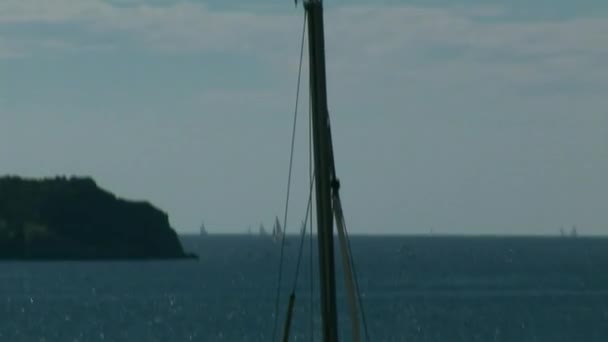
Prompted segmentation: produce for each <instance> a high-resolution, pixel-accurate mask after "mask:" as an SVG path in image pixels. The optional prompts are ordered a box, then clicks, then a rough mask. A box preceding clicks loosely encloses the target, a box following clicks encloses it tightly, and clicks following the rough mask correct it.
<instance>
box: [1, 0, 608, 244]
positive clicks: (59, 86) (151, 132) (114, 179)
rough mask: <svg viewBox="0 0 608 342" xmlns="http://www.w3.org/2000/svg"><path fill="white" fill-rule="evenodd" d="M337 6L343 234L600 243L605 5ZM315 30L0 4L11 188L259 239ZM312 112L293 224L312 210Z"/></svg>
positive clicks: (142, 11)
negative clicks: (35, 180) (573, 234)
mask: <svg viewBox="0 0 608 342" xmlns="http://www.w3.org/2000/svg"><path fill="white" fill-rule="evenodd" d="M325 7H326V13H325V14H326V16H325V30H326V53H327V68H328V70H327V75H328V96H329V100H328V101H329V108H330V115H331V122H332V130H333V140H334V148H335V154H336V156H335V157H336V169H337V173H338V176H339V177H340V180H341V184H342V188H341V195H342V198H343V206H344V211H345V216H346V220H347V224H348V228H349V231H351V233H366V234H380V233H382V234H419V233H427V232H429V231H430V230H431V229H432V230H433V231H434V232H435V233H444V234H557V233H558V232H559V229H560V227H564V228H565V229H569V228H570V227H571V226H572V225H576V226H577V227H578V230H579V232H580V233H581V234H606V233H608V178H607V175H608V44H607V40H606V39H607V38H606V37H608V2H606V1H604V0H598V1H592V0H587V1H585V0H581V1H576V2H575V1H563V0H535V1H528V0H512V1H499V0H485V1H481V0H463V1H459V2H458V3H457V4H455V3H454V2H453V1H447V0H435V1H422V0H412V1H388V0H384V1H373V2H369V1H360V0H358V1H346V0H339V1H338V0H335V1H330V0H327V1H326V2H325ZM302 24H303V9H302V7H301V6H298V7H297V8H295V7H294V4H293V1H291V0H289V1H288V0H285V1H279V0H260V1H256V2H251V1H244V0H234V1H230V2H227V1H220V0H210V1H202V0H200V1H195V0H190V1H188V0H123V1H119V0H112V1H109V0H47V1H43V0H2V1H0V174H17V175H21V176H26V177H51V176H55V175H68V176H69V175H86V176H91V177H93V178H94V179H95V180H96V181H97V183H98V184H99V185H100V186H101V187H103V188H106V189H108V190H110V191H112V192H114V193H116V194H117V195H118V196H121V197H125V198H129V199H136V200H148V201H150V202H151V203H153V204H154V205H155V206H157V207H159V208H161V209H162V210H163V211H165V212H167V213H168V215H169V218H170V221H171V224H172V226H173V227H174V228H175V229H176V230H178V231H179V232H190V231H196V230H197V229H198V227H199V225H200V224H201V222H202V221H203V220H204V222H205V225H206V227H207V229H208V230H209V231H210V232H212V233H213V232H216V233H238V232H245V231H246V230H247V228H248V227H249V226H251V227H252V229H254V230H257V227H258V226H259V224H260V223H264V224H265V225H266V226H267V227H268V226H270V225H271V224H272V222H273V221H274V218H275V216H279V217H282V216H283V211H284V208H285V197H286V187H287V174H288V165H289V146H290V139H291V128H292V122H293V117H294V105H295V95H296V81H297V71H298V62H299V53H300V38H301V30H302ZM304 62H305V63H306V60H305V61H304ZM304 72H307V69H306V68H304ZM304 80H305V81H304V83H303V85H302V88H303V89H302V93H301V97H302V98H304V99H307V98H308V95H307V87H308V83H307V77H304ZM306 102H307V101H302V102H301V103H300V106H299V111H298V113H299V114H298V115H299V116H298V125H297V127H298V129H297V134H296V149H295V162H294V173H293V183H292V186H293V188H292V192H291V195H292V197H291V200H290V209H289V220H288V226H287V229H288V231H289V230H291V231H294V230H296V229H297V227H298V226H299V222H300V221H301V220H302V219H303V216H304V213H305V209H306V201H307V198H308V172H309V171H308V170H309V169H308V118H307V114H308V104H307V103H306Z"/></svg>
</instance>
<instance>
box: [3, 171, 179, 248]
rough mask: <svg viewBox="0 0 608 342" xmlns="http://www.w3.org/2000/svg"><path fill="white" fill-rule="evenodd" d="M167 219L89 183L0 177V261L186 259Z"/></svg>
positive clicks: (85, 179)
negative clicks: (0, 259)
mask: <svg viewBox="0 0 608 342" xmlns="http://www.w3.org/2000/svg"><path fill="white" fill-rule="evenodd" d="M186 256H187V255H185V254H184V252H183V250H182V246H181V244H180V242H179V240H178V238H177V234H176V233H175V231H174V230H173V229H172V228H171V227H170V225H169V219H168V217H167V214H165V213H164V212H162V211H160V210H158V209H156V208H155V207H153V206H152V205H151V204H150V203H148V202H137V201H127V200H123V199H120V198H118V197H116V196H115V195H113V194H112V193H110V192H107V191H105V190H103V189H101V188H99V187H98V186H97V184H96V183H95V182H94V181H93V179H91V178H88V177H70V178H66V177H55V178H47V179H40V180H35V179H23V178H20V177H16V176H7V177H0V258H43V259H44V258H50V259H108V258H111V259H115V258H118V259H130V258H182V257H186Z"/></svg>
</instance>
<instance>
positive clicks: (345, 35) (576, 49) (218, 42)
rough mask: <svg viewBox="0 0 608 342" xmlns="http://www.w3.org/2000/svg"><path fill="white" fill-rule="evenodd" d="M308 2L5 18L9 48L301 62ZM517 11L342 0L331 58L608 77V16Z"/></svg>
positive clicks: (14, 1)
mask: <svg viewBox="0 0 608 342" xmlns="http://www.w3.org/2000/svg"><path fill="white" fill-rule="evenodd" d="M300 11H301V9H298V11H293V12H281V11H268V13H266V14H264V13H261V12H259V11H252V10H249V9H246V8H241V9H232V10H220V9H211V8H209V7H207V6H205V5H204V4H201V3H194V2H174V3H172V4H165V5H153V4H150V3H148V2H144V1H131V2H128V3H122V5H120V6H119V5H117V4H116V3H109V2H106V1H101V0H55V1H45V2H41V1H37V0H5V1H3V2H1V3H0V25H1V26H3V27H13V29H12V30H10V31H9V32H15V34H14V35H13V36H9V37H4V38H3V39H2V40H0V56H1V57H4V58H14V57H18V56H21V55H24V54H27V53H28V52H31V51H40V50H43V51H50V52H53V53H58V52H61V51H71V52H74V51H78V49H85V50H86V49H91V48H101V47H105V48H107V47H109V46H114V48H122V47H127V46H128V47H130V48H139V49H144V50H149V51H150V50H151V51H156V52H157V53H167V52H169V53H192V52H196V53H200V52H220V53H236V54H242V55H243V56H247V55H255V56H258V57H265V58H267V60H268V63H274V64H279V63H283V62H284V61H285V60H286V59H287V60H291V61H292V62H291V63H292V64H293V63H294V62H295V58H294V53H293V48H294V46H296V45H297V40H298V38H299V31H300V28H301V16H300V15H299V14H300ZM507 14H508V13H506V11H505V10H504V9H502V8H500V7H471V8H462V7H461V8H450V7H447V8H423V7H413V6H405V5H402V6H399V5H394V6H391V5H383V6H345V7H337V8H332V9H330V10H328V12H327V22H328V25H327V26H328V29H327V36H328V51H329V52H330V55H331V61H330V63H333V65H332V67H333V68H335V69H336V70H338V72H339V73H340V74H341V76H343V75H346V77H348V75H353V74H356V73H357V74H358V73H365V71H366V70H369V69H370V68H371V69H374V68H373V66H374V65H382V66H384V67H383V68H381V70H379V69H380V68H375V70H374V73H373V74H369V75H367V76H368V77H369V78H370V80H378V81H379V80H384V82H388V83H389V84H390V80H391V79H393V80H394V81H395V83H398V82H401V81H402V80H403V79H404V78H408V79H410V80H414V81H418V82H424V81H429V82H439V81H441V82H448V83H450V84H453V83H454V82H455V83H464V84H466V83H469V82H492V83H494V84H496V83H504V84H506V85H513V84H514V85H521V84H528V83H530V84H541V85H542V84H545V83H551V82H558V81H564V80H566V81H573V82H595V83H598V82H599V83H608V79H606V75H605V73H603V72H601V70H604V69H606V67H607V66H608V65H607V64H608V62H606V61H608V59H606V57H607V56H608V45H606V44H604V43H603V41H604V39H605V37H606V36H608V20H604V19H603V18H579V17H572V18H566V19H561V20H554V21H547V20H537V21H534V20H530V19H528V20H527V21H522V20H518V21H514V20H512V19H509V18H507ZM40 24H46V25H71V27H75V28H77V29H76V30H73V32H71V31H70V32H65V31H60V32H62V33H61V34H59V33H56V32H55V33H48V34H45V33H44V32H39V33H37V34H36V35H34V36H31V35H29V36H27V39H25V38H21V35H20V34H18V30H20V29H21V30H25V29H27V27H28V25H40ZM15 27H17V28H15ZM51 32H54V31H51ZM108 37H113V39H107V38H108ZM100 41H111V43H105V44H100ZM406 65H407V66H408V67H407V68H406V67H404V66H406ZM359 78H360V77H359Z"/></svg>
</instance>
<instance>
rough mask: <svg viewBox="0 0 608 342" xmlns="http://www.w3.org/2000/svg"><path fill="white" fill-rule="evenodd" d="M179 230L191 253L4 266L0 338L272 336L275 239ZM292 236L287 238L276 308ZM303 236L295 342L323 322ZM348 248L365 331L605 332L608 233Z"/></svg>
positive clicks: (419, 337)
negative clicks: (181, 257) (173, 257)
mask: <svg viewBox="0 0 608 342" xmlns="http://www.w3.org/2000/svg"><path fill="white" fill-rule="evenodd" d="M183 241H184V246H185V247H186V248H187V249H188V250H190V251H193V252H196V253H198V254H199V255H200V260H197V261H192V260H189V261H149V262H2V263H0V341H36V342H38V341H45V342H51V341H58V342H59V341H61V342H66V341H68V342H74V341H270V340H271V334H272V327H273V322H274V316H273V312H274V300H275V293H276V292H275V291H276V284H277V272H276V270H277V266H278V260H279V259H278V255H279V246H278V245H277V244H275V243H273V242H272V241H270V239H266V238H262V237H257V236H214V235H210V236H207V237H203V238H200V237H194V236H192V237H183ZM298 244H299V241H298V238H295V237H293V238H288V245H287V247H286V250H285V263H286V267H285V269H284V271H285V272H284V280H285V283H284V285H285V286H284V291H283V292H282V295H281V302H280V314H281V319H282V317H283V313H284V311H285V308H286V298H287V288H289V287H291V286H292V283H293V281H294V264H295V260H296V256H297V249H298ZM308 246H309V241H308V240H307V241H306V242H305V247H306V248H305V253H304V254H303V261H302V264H301V271H302V273H301V275H300V277H299V281H298V291H297V299H296V311H295V317H294V323H293V329H292V330H293V334H292V336H293V338H292V339H291V341H310V340H311V335H310V330H311V329H310V327H311V324H312V326H313V327H314V330H316V331H318V328H319V319H318V312H319V310H318V304H317V302H316V300H317V295H318V291H317V290H318V280H317V278H316V276H314V279H312V280H313V282H312V284H313V285H314V290H315V291H314V297H312V298H314V300H315V302H314V303H313V304H314V309H313V312H314V318H313V320H312V322H311V315H310V303H311V296H310V284H311V278H310V276H309V270H310V266H311V263H310V260H311V258H310V253H309V250H308ZM315 247H316V242H315ZM352 248H353V252H354V256H355V259H356V262H357V273H358V275H359V279H360V287H361V290H362V292H363V303H364V306H365V313H366V319H367V323H368V326H369V334H370V338H371V340H372V341H416V342H418V341H425V342H426V341H437V342H439V341H441V342H444V341H467V342H469V341H480V342H482V341H483V342H486V341H508V342H526V341H547V342H558V341H564V342H571V341H581V342H589V341H602V342H603V341H607V340H608V272H606V270H607V269H608V239H599V238H598V239H592V238H488V237H484V238H480V237H477V238H464V237H439V236H437V237H359V236H355V237H353V238H352ZM312 266H313V267H314V269H315V271H316V269H317V261H316V259H315V260H313V263H312ZM339 283H340V284H339V285H341V282H339ZM338 295H339V299H340V308H341V310H343V311H344V312H346V310H345V309H346V308H345V306H344V303H343V300H344V292H343V291H341V290H340V291H339V293H338ZM339 323H340V329H341V334H342V336H343V337H344V340H345V341H348V339H349V337H348V322H347V321H346V320H345V319H340V322H339ZM313 338H314V340H315V341H319V335H318V333H316V334H315V336H313Z"/></svg>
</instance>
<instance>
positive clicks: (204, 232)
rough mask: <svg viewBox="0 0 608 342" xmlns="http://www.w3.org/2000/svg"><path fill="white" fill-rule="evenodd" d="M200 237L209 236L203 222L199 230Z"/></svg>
mask: <svg viewBox="0 0 608 342" xmlns="http://www.w3.org/2000/svg"><path fill="white" fill-rule="evenodd" d="M199 233H200V236H206V235H209V233H208V232H207V228H205V222H203V223H201V228H200V232H199Z"/></svg>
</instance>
